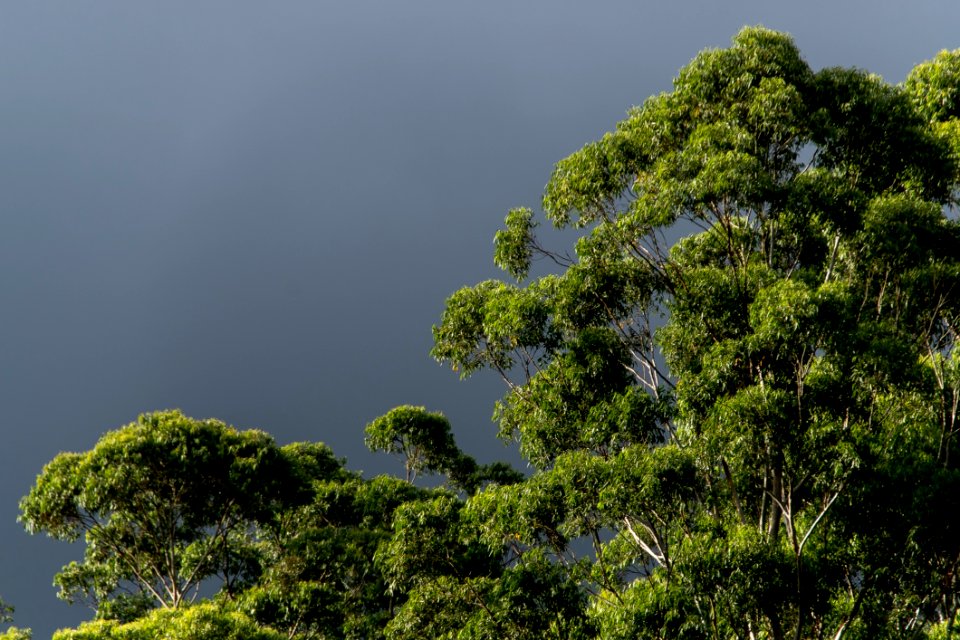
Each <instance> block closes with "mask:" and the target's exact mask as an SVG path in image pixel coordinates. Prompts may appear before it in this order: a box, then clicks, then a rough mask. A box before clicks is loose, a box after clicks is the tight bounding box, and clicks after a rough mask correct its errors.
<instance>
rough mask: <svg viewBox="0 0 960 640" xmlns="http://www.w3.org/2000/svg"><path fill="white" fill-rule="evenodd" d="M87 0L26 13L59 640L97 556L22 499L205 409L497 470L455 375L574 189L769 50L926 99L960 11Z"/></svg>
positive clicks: (352, 445) (24, 439) (38, 587)
mask: <svg viewBox="0 0 960 640" xmlns="http://www.w3.org/2000/svg"><path fill="white" fill-rule="evenodd" d="M907 4H908V3H905V2H892V1H890V2H876V1H875V0H873V1H867V0H844V1H840V0H831V1H830V2H822V1H813V2H802V3H801V2H789V3H788V2H771V1H770V0H765V1H759V0H758V1H745V0H727V1H725V2H718V1H715V2H706V1H704V2H692V1H688V0H682V1H674V2H640V1H635V2H613V1H606V0H602V1H593V2H568V1H563V0H550V1H547V0H519V1H518V0H513V1H511V2H507V1H500V0H486V1H484V2H461V1H456V0H442V1H441V0H437V1H426V0H407V1H406V2H387V1H382V2H372V1H368V0H352V1H350V2H346V1H343V2H332V1H331V2H324V1H321V0H313V1H293V0H277V1H275V2H269V3H267V2H252V1H248V0H229V1H227V0H220V1H204V0H191V1H189V2H187V1H177V0H166V1H163V2H160V1H156V2H144V1H140V0H122V1H120V0H117V1H107V0H65V1H63V2H46V1H43V0H38V1H35V2H10V3H4V4H3V5H2V6H0V123H2V124H0V203H2V204H0V207H2V208H0V305H2V306H0V420H2V424H0V429H2V435H3V440H2V442H3V446H2V447H0V456H2V460H0V473H2V474H3V475H2V482H0V596H2V597H3V598H4V599H5V600H6V601H8V602H10V603H12V604H14V605H15V606H16V609H17V611H16V619H15V623H16V624H17V625H18V626H24V627H33V629H34V632H35V635H34V637H35V638H36V639H38V640H40V639H44V638H49V637H50V634H51V633H52V631H53V629H55V628H57V627H60V626H74V625H76V624H78V623H79V622H80V621H81V620H84V619H86V618H88V617H89V615H90V612H89V611H88V610H85V609H83V608H82V607H81V606H79V605H78V606H74V607H70V606H68V605H66V604H64V603H62V602H60V601H59V600H57V598H56V596H55V593H56V592H55V589H54V588H53V587H52V586H51V582H52V579H53V575H54V573H55V572H56V571H57V570H58V569H59V568H60V567H61V566H62V565H63V564H65V563H66V562H68V561H69V560H71V559H79V557H80V554H81V549H79V548H77V547H70V546H69V545H64V544H63V543H58V542H54V541H51V540H49V539H46V538H44V537H31V536H28V535H27V534H26V533H25V532H24V531H23V529H22V527H21V525H19V524H18V523H17V522H16V517H17V513H18V509H17V502H18V500H19V499H20V497H21V496H23V495H24V494H25V493H26V492H27V491H28V490H29V488H30V486H31V484H32V483H33V481H34V479H35V477H36V474H37V473H39V471H40V470H41V468H42V466H43V465H44V464H45V463H46V462H48V461H49V460H50V459H51V458H53V457H54V456H55V455H56V454H57V453H58V452H60V451H84V450H87V449H89V448H91V447H92V446H93V445H94V444H95V443H96V441H97V439H98V438H99V437H100V436H101V435H102V434H103V433H104V432H105V431H108V430H111V429H114V428H117V427H120V426H122V425H124V424H127V423H129V422H131V421H133V420H135V419H136V416H137V415H138V414H139V413H142V412H145V411H151V410H157V409H165V408H180V409H182V410H183V411H184V412H185V413H187V414H188V415H191V416H194V417H217V418H220V419H222V420H225V421H227V422H229V423H231V424H233V425H235V426H237V427H241V428H250V427H256V428H261V429H264V430H266V431H268V432H270V433H271V434H273V435H274V436H275V437H276V439H277V440H278V441H279V442H280V443H288V442H293V441H297V440H319V441H323V442H326V443H327V444H329V445H331V446H332V447H333V448H334V451H335V452H336V453H337V454H338V455H341V456H345V457H346V458H347V460H348V466H350V467H351V468H353V469H361V470H364V471H365V472H366V473H367V474H368V475H372V474H375V473H381V472H390V473H400V472H401V466H400V463H399V462H398V461H395V460H392V459H390V458H386V457H378V456H373V455H371V454H369V453H367V452H366V450H365V449H364V446H363V427H364V425H365V424H366V423H367V422H369V421H370V420H372V419H374V418H376V417H377V416H379V415H382V414H383V413H385V412H386V411H388V410H389V409H390V408H392V407H394V406H396V405H399V404H416V405H425V406H426V407H427V408H429V409H431V410H436V411H442V412H444V413H445V414H446V415H447V416H448V417H449V418H450V419H451V421H452V422H453V424H454V428H455V431H456V435H457V438H458V440H459V442H460V444H461V446H462V447H463V448H464V449H465V450H466V451H467V452H469V453H472V454H474V455H475V456H476V457H477V458H478V459H480V460H481V461H484V462H487V461H492V460H495V459H508V460H513V461H516V460H517V458H516V456H515V454H514V453H512V451H511V450H508V449H505V448H504V446H503V445H502V444H500V443H499V441H497V440H496V439H495V437H494V435H495V426H494V425H493V424H492V423H491V422H490V415H491V413H492V403H493V401H494V400H495V399H496V398H497V397H499V395H500V394H501V392H502V389H501V387H500V386H499V383H498V382H497V381H496V380H494V379H493V378H492V377H490V376H482V375H481V376H477V377H475V378H473V379H471V380H469V381H467V382H460V381H459V380H458V378H457V375H456V374H454V373H452V372H451V371H449V370H448V369H445V368H443V367H441V366H439V365H438V364H437V363H435V362H434V361H433V360H432V359H431V358H430V356H429V353H428V352H429V349H430V346H431V334H430V328H431V326H432V325H433V324H434V323H435V322H437V321H438V319H439V317H440V313H441V312H442V310H443V304H444V300H445V299H446V297H447V296H448V295H449V294H451V293H452V292H454V291H455V290H456V289H458V288H460V287H462V286H466V285H471V284H475V283H476V282H479V281H481V280H484V279H487V278H491V277H499V275H500V274H499V272H498V271H497V270H496V268H495V267H494V265H493V262H492V250H493V246H492V238H493V234H494V233H495V231H496V230H497V229H498V228H499V227H500V225H501V223H502V221H503V217H504V215H505V214H506V212H507V210H508V209H509V208H511V207H515V206H521V205H527V206H532V207H534V208H535V209H536V208H537V205H538V203H539V200H540V194H541V190H542V188H543V185H544V184H545V183H546V181H547V179H548V177H549V175H550V171H551V169H552V167H553V164H554V163H555V162H556V161H557V160H559V159H561V158H562V157H564V156H565V155H567V154H569V153H571V152H573V151H575V150H576V149H578V148H579V147H581V146H582V145H583V144H585V143H587V142H589V141H591V140H594V139H596V138H598V137H599V136H601V135H602V134H603V133H604V132H605V131H607V130H609V129H611V128H612V127H613V126H614V124H615V123H616V122H617V121H618V120H620V119H621V118H623V117H624V115H625V112H626V110H627V109H628V108H629V107H630V106H632V105H636V104H640V103H641V102H642V101H643V100H644V99H645V98H646V97H647V96H649V95H651V94H655V93H659V92H661V91H665V90H669V89H670V83H671V80H672V78H673V77H674V76H675V74H676V73H677V71H678V70H679V68H680V67H681V66H683V65H684V64H686V63H687V62H688V61H689V60H690V59H691V58H692V57H693V56H694V55H696V53H697V52H698V51H700V50H702V49H703V48H705V47H722V46H727V45H728V44H729V42H730V38H731V36H733V35H734V34H735V33H736V32H737V31H738V29H739V28H740V27H741V26H743V25H745V24H763V25H765V26H768V27H771V28H775V29H779V30H783V31H787V32H789V33H791V34H792V35H793V36H794V38H795V40H796V42H797V44H798V46H799V47H800V49H801V51H802V52H803V54H804V56H805V57H806V59H807V61H808V62H809V63H810V64H811V66H812V67H813V68H814V69H819V68H822V67H824V66H835V65H840V66H857V67H861V68H865V69H868V70H870V71H873V72H876V73H878V74H880V75H881V76H883V77H884V78H885V79H887V80H888V81H890V82H900V81H901V80H903V78H904V77H905V76H906V74H907V72H908V71H909V70H910V68H912V67H913V66H914V65H915V64H917V63H919V62H922V61H923V60H926V59H929V58H930V57H932V56H933V55H934V54H935V53H936V52H937V51H939V50H941V49H944V48H949V49H952V48H956V47H960V3H957V2H956V0H950V1H942V2H935V1H924V0H915V1H914V2H912V3H909V5H910V6H909V7H908V6H907Z"/></svg>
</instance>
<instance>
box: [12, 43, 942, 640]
mask: <svg viewBox="0 0 960 640" xmlns="http://www.w3.org/2000/svg"><path fill="white" fill-rule="evenodd" d="M958 186H960V53H958V52H952V53H951V52H942V53H940V54H938V55H937V56H936V57H935V58H933V59H932V60H931V61H929V62H926V63H923V64H921V65H918V66H917V67H916V68H915V69H914V70H913V71H912V72H911V73H910V75H909V76H908V78H907V79H906V80H905V82H904V83H903V84H902V85H891V84H888V83H886V82H885V81H883V80H882V79H881V78H879V77H877V76H874V75H871V74H869V73H867V72H864V71H861V70H857V69H843V68H827V69H823V70H819V71H815V70H813V69H811V68H810V67H809V65H808V64H807V63H806V62H805V61H804V59H803V58H802V56H801V55H800V52H799V51H798V50H797V47H796V46H795V44H794V43H793V41H792V40H791V38H790V37H789V36H787V35H785V34H782V33H778V32H775V31H770V30H767V29H763V28H759V27H752V28H745V29H743V30H742V31H741V32H740V33H738V34H737V35H736V36H735V37H734V39H733V43H732V46H730V47H729V48H726V49H716V50H706V51H704V52H701V53H700V54H699V55H698V56H697V57H696V58H694V60H693V61H692V62H691V63H690V64H688V65H687V66H686V67H684V68H683V69H682V70H681V71H680V73H679V75H678V76H677V78H676V80H675V81H674V85H673V89H672V90H671V91H669V92H665V93H662V94H660V95H657V96H653V97H651V98H648V99H647V100H646V101H645V102H643V103H642V104H641V105H640V106H638V107H635V108H633V109H632V110H630V111H629V112H628V115H627V117H626V118H625V119H624V120H623V121H621V122H619V123H617V124H616V126H615V128H614V129H613V131H611V132H610V133H608V134H606V135H605V136H603V137H602V138H601V139H600V140H598V141H595V142H592V143H589V144H587V145H586V146H584V147H583V148H582V149H580V150H578V151H576V152H574V153H573V154H571V155H570V156H568V157H567V158H564V159H562V160H561V161H560V162H558V163H557V165H556V167H555V169H554V172H553V174H552V176H551V178H550V181H549V183H548V184H547V186H546V188H545V192H544V196H543V201H542V211H543V216H544V218H545V220H544V221H545V222H547V223H548V224H550V225H552V226H554V227H557V228H560V229H572V230H573V233H574V234H575V235H576V238H577V239H576V241H575V244H574V246H573V247H572V248H570V250H569V251H567V252H564V251H553V250H550V249H547V248H546V247H547V246H549V244H550V243H546V242H544V241H542V238H541V236H540V235H538V234H541V233H542V232H543V231H544V229H541V226H540V225H541V223H542V221H540V220H539V219H538V217H537V215H536V214H535V213H534V211H533V210H532V209H530V208H517V209H514V210H512V211H510V212H509V213H508V215H507V217H506V223H505V228H504V229H503V230H502V231H500V232H499V233H497V235H496V238H495V247H494V259H495V261H496V263H497V264H498V265H499V266H500V267H501V268H502V269H503V270H504V271H505V273H506V274H507V275H508V276H509V277H510V278H511V279H512V281H506V280H505V281H499V280H489V281H485V282H481V283H479V284H477V285H475V286H471V287H465V288H463V289H461V290H459V291H457V292H455V293H453V295H451V296H450V298H449V299H448V300H447V304H446V307H445V310H444V312H443V314H442V316H441V318H440V320H439V323H438V324H437V325H436V326H435V327H434V347H433V351H432V353H433V355H434V356H435V357H436V358H437V359H438V360H440V361H441V362H444V363H446V364H448V365H449V366H451V367H452V368H453V369H454V370H455V371H458V372H459V373H460V374H461V376H463V377H469V376H470V375H471V374H473V373H474V372H476V371H479V370H482V369H489V370H492V371H495V372H496V373H498V374H499V375H500V376H501V377H502V378H503V380H504V382H505V384H506V391H505V395H504V396H503V398H502V399H501V400H500V401H499V402H498V403H497V405H496V407H495V412H494V419H495V420H496V422H497V423H498V426H499V434H500V437H501V438H503V439H505V440H507V441H513V442H516V443H517V445H518V446H519V450H520V452H521V454H522V455H523V456H524V457H525V459H526V460H528V461H529V463H530V466H531V472H530V474H529V475H527V476H524V475H522V474H519V473H517V472H516V471H514V470H512V469H510V468H509V467H508V466H506V465H503V464H492V465H481V464H478V463H477V462H476V461H475V460H474V459H473V458H472V457H470V456H469V455H467V454H465V453H464V452H462V451H461V450H460V449H459V448H458V447H457V445H456V442H455V440H454V438H453V432H452V429H451V425H450V423H449V422H448V421H447V419H446V418H445V417H443V416H442V415H441V414H438V413H432V412H430V411H428V410H427V409H425V408H423V407H412V406H403V407H398V408H396V409H393V410H392V411H390V412H388V413H387V414H386V415H384V416H382V417H380V418H378V419H376V420H374V421H372V422H371V423H370V424H369V425H367V428H366V432H365V433H366V438H367V444H368V446H369V447H370V448H371V449H373V450H375V451H382V452H386V453H391V454H396V455H400V456H402V458H403V459H404V464H405V470H406V474H405V478H404V479H403V480H401V479H397V478H389V477H377V478H371V479H367V478H364V477H363V476H362V475H360V474H356V473H352V472H349V471H347V470H345V469H344V468H343V467H342V461H339V460H337V459H336V458H334V457H333V454H332V452H330V450H329V449H328V448H326V447H325V446H323V445H319V444H306V443H304V444H299V445H291V446H287V447H278V446H277V445H276V444H275V443H274V442H273V441H272V439H270V438H269V437H268V436H266V434H264V433H262V432H258V431H244V432H239V431H236V430H235V429H232V428H230V427H228V426H226V425H224V424H223V423H220V422H217V421H213V420H194V419H191V418H187V417H185V416H183V415H182V414H180V413H179V412H163V413H156V414H148V415H145V416H142V417H141V418H140V419H139V420H138V421H137V422H136V423H134V424H132V425H128V426H127V427H124V428H122V429H120V430H118V431H115V432H112V433H108V434H107V435H106V436H104V438H103V439H102V440H101V441H100V442H99V443H98V444H97V445H96V446H95V447H94V448H93V449H92V450H91V451H89V452H87V453H83V454H77V453H67V454H61V455H60V456H58V457H57V458H55V459H54V460H53V461H52V462H51V463H50V464H49V465H47V467H45V468H44V470H43V472H42V473H41V475H40V476H39V477H38V479H37V483H36V485H35V487H34V488H33V490H32V491H31V492H30V494H29V495H28V496H27V497H25V498H24V500H23V502H22V503H21V509H22V516H21V517H22V520H23V522H24V523H25V524H26V525H27V527H28V529H29V530H31V531H33V532H38V531H44V532H47V533H48V534H50V535H52V536H53V537H56V538H60V539H65V540H71V541H75V540H78V539H80V538H81V537H83V538H84V539H85V542H86V555H85V558H84V560H83V561H82V562H78V563H73V564H71V565H68V566H67V567H65V568H64V571H63V572H62V573H61V574H59V575H58V577H57V583H58V584H59V585H60V586H61V590H62V593H63V596H64V597H66V598H68V599H74V598H79V597H83V598H86V599H89V600H91V601H92V602H93V603H94V605H95V606H96V607H97V611H98V617H99V618H101V619H100V620H99V621H96V622H91V623H89V624H88V625H84V626H82V627H81V628H80V629H78V630H75V631H64V632H61V635H60V636H58V637H61V638H63V640H67V638H77V639H78V640H79V639H80V638H88V637H89V638H93V637H97V638H100V637H104V638H107V637H109V638H113V637H116V638H159V637H198V638H199V637H207V636H204V635H202V634H201V633H200V632H199V631H198V632H196V633H194V635H190V633H189V632H188V631H183V630H184V629H186V630H189V629H193V628H197V629H199V628H201V627H202V626H203V625H204V624H208V623H207V622H205V621H211V620H214V621H219V622H216V623H215V625H219V626H220V627H221V628H223V629H224V630H225V631H223V632H222V633H221V634H220V635H211V636H209V637H211V638H212V637H217V638H219V637H224V638H226V637H241V635H236V633H240V634H248V635H242V637H263V638H273V637H279V636H280V635H283V636H285V637H289V638H297V639H301V640H307V639H311V640H312V639H320V638H385V639H389V640H414V639H419V638H443V639H450V640H454V639H456V640H481V639H490V640H494V639H497V640H500V639H514V640H526V639H530V640H533V639H538V640H539V639H541V638H556V639H558V640H560V639H563V640H566V639H578V638H579V639H588V638H591V639H592V638H597V639H603V640H614V639H624V640H626V639H628V638H629V639H634V638H639V639H651V640H654V639H657V640H666V639H668V638H670V639H675V638H679V639H686V640H700V639H719V638H724V639H726V638H751V639H762V638H766V639H770V640H786V639H787V638H795V639H800V638H809V639H814V638H815V639H828V638H829V639H833V640H839V639H841V638H847V639H857V638H862V639H868V638H870V639H876V638H881V639H882V638H891V639H892V638H950V637H957V636H958V635H960V614H958V611H960V582H958V574H960V461H958V452H957V451H956V448H957V440H958V438H960V435H958V433H960V421H958V409H960V354H958V351H957V349H956V342H957V335H958V321H960V319H958V314H960V222H958V216H957V209H956V205H957V204H958V202H957V198H958V195H960V191H958ZM564 237H569V234H568V235H565V236H564ZM538 259H546V260H547V262H546V264H548V265H549V267H548V268H546V269H544V268H542V266H541V264H543V263H540V264H537V263H536V261H537V260H538ZM423 474H435V475H440V476H445V477H446V482H445V484H444V486H441V487H439V488H424V487H421V486H416V485H415V484H413V482H414V481H415V480H416V479H417V477H418V476H421V475H423ZM210 579H217V580H218V581H219V582H218V584H219V585H220V590H219V593H218V595H217V596H216V597H215V598H214V599H213V600H212V601H210V602H204V603H201V604H196V605H194V606H192V607H191V606H188V605H189V601H190V599H191V598H193V597H195V596H196V594H197V593H198V589H199V587H200V585H201V583H204V581H206V580H210ZM154 609H159V611H157V610H154ZM210 624H214V623H210ZM191 625H192V626H191ZM208 626H209V625H208ZM234 628H235V629H241V630H245V631H237V632H234V631H229V629H234ZM253 629H255V630H256V633H260V634H261V636H254V635H249V634H252V633H254V631H252V630H253ZM176 633H180V634H181V635H176ZM231 633H235V635H229V634H231ZM98 634H99V635H98ZM138 634H139V635H138ZM160 634H167V635H160Z"/></svg>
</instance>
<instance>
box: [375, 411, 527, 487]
mask: <svg viewBox="0 0 960 640" xmlns="http://www.w3.org/2000/svg"><path fill="white" fill-rule="evenodd" d="M366 443H367V447H368V448H369V449H370V450H371V451H383V452H386V453H394V454H400V455H402V456H404V467H405V470H406V480H407V482H413V481H414V480H416V478H417V475H419V474H421V473H430V474H437V473H443V474H445V475H446V476H447V478H448V480H449V482H450V484H451V485H452V486H453V487H455V488H456V489H458V490H460V491H464V492H466V493H467V494H472V493H474V492H476V491H477V490H478V489H479V488H480V487H482V486H483V485H484V484H487V483H491V482H492V483H497V484H512V483H515V482H519V481H520V480H522V479H523V474H521V473H520V472H518V471H516V470H515V469H513V468H512V467H510V465H508V464H506V463H503V462H494V463H491V464H477V461H476V460H474V459H473V458H472V457H471V456H468V455H467V454H465V453H464V452H463V451H461V450H460V448H459V447H458V446H457V443H456V440H455V439H454V437H453V432H452V431H451V426H450V421H449V420H447V419H446V417H444V416H443V414H441V413H431V412H429V411H427V410H426V409H425V408H424V407H411V406H409V405H404V406H401V407H396V408H394V409H391V410H390V411H388V412H387V413H386V414H385V415H383V416H380V417H379V418H377V419H376V420H374V421H373V422H371V423H370V424H368V425H367V427H366Z"/></svg>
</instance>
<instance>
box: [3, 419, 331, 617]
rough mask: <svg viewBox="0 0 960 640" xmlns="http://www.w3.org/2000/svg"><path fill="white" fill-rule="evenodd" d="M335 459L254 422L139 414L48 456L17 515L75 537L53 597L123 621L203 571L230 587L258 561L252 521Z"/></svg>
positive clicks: (178, 593) (174, 596)
mask: <svg viewBox="0 0 960 640" xmlns="http://www.w3.org/2000/svg"><path fill="white" fill-rule="evenodd" d="M339 466H340V463H339V461H337V460H336V459H334V458H333V456H332V453H331V452H330V450H329V449H328V448H326V447H323V446H322V445H309V446H291V447H288V448H287V449H286V450H284V449H282V448H281V447H278V446H277V445H276V444H275V443H274V441H273V439H272V438H271V437H270V436H268V435H267V434H266V433H264V432H262V431H256V430H248V431H238V430H236V429H234V428H232V427H229V426H228V425H226V424H224V423H223V422H220V421H218V420H212V419H211V420H195V419H193V418H189V417H187V416H185V415H183V414H182V413H180V412H179V411H165V412H158V413H151V414H144V415H141V416H140V417H139V418H138V419H137V421H136V422H134V423H132V424H129V425H127V426H125V427H122V428H120V429H118V430H116V431H111V432H108V433H107V434H106V435H104V436H103V437H102V438H101V439H100V441H99V442H98V443H97V444H96V446H95V447H94V448H93V449H91V450H90V451H87V452H85V453H61V454H59V455H58V456H57V457H56V458H54V459H53V460H52V461H51V462H50V463H49V464H47V465H46V466H45V467H44V469H43V471H42V472H41V473H40V475H39V476H38V477H37V481H36V484H35V485H34V487H33V488H32V489H31V490H30V493H29V494H28V495H27V496H26V497H24V498H23V500H22V501H21V503H20V508H21V516H20V519H21V521H22V522H23V523H24V525H25V526H26V527H27V530H28V531H30V532H31V533H40V532H44V533H47V534H48V535H49V536H51V537H53V538H56V539H60V540H66V541H69V542H76V541H78V540H83V542H84V544H85V553H84V557H83V560H81V561H74V562H71V563H70V564H68V565H67V566H65V567H64V568H63V570H62V571H61V572H60V573H58V574H57V576H56V578H55V584H57V585H58V586H59V587H60V597H61V598H63V599H65V600H67V601H71V602H72V601H75V600H78V599H79V600H83V601H86V602H88V603H89V604H90V605H91V606H93V607H94V608H95V609H96V610H97V615H98V617H101V618H116V619H119V620H131V619H133V618H136V617H138V616H140V615H142V614H143V613H144V612H146V611H148V610H149V609H151V608H153V607H162V608H173V609H176V608H178V607H180V606H182V605H184V604H188V603H190V602H192V601H193V600H195V599H196V598H197V596H198V594H199V589H200V587H201V585H202V584H204V583H208V584H209V581H211V580H215V581H218V582H219V584H220V587H221V590H222V591H223V592H224V593H225V594H227V595H235V594H236V593H238V592H239V591H240V590H242V589H243V588H244V587H245V586H246V585H248V584H249V583H250V582H251V581H252V580H255V579H256V578H257V577H258V575H259V572H260V569H261V563H260V558H259V551H258V548H257V540H256V539H255V537H253V536H252V535H251V534H252V533H253V531H254V527H255V525H257V524H258V523H263V522H269V521H271V520H272V519H274V518H275V517H276V513H277V512H278V511H281V510H283V509H286V508H288V507H289V506H291V505H294V504H297V503H298V501H302V500H304V499H306V498H308V497H309V495H310V493H309V491H308V490H307V487H309V482H310V481H311V480H310V478H311V476H312V475H315V474H324V473H330V472H331V471H332V470H333V469H336V468H339Z"/></svg>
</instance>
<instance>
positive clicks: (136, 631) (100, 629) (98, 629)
mask: <svg viewBox="0 0 960 640" xmlns="http://www.w3.org/2000/svg"><path fill="white" fill-rule="evenodd" d="M160 638H162V639H163V640H285V639H286V638H288V636H286V635H284V634H282V633H279V632H278V631H275V630H273V629H270V628H268V627H263V626H260V625H257V624H256V623H255V622H254V621H253V620H251V619H250V618H249V617H248V616H246V615H244V614H242V613H240V612H237V611H231V610H230V609H229V608H225V607H221V606H217V605H216V604H213V603H209V602H206V603H203V604H197V605H194V606H184V607H180V608H177V609H156V610H153V611H151V612H150V613H148V614H146V615H145V616H143V617H142V618H140V619H138V620H134V621H131V622H125V623H124V622H118V621H116V620H97V621H94V622H87V623H84V624H82V625H80V627H79V628H77V629H61V630H60V631H57V632H56V633H54V634H53V640H159V639H160Z"/></svg>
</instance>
